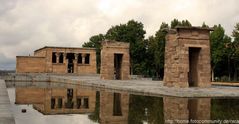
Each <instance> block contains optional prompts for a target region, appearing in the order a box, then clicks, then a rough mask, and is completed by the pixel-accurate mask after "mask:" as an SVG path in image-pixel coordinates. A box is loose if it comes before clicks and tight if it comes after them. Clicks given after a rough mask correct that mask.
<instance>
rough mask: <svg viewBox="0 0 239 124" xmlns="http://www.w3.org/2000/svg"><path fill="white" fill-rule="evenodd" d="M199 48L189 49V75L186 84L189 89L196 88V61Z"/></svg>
mask: <svg viewBox="0 0 239 124" xmlns="http://www.w3.org/2000/svg"><path fill="white" fill-rule="evenodd" d="M200 50H201V48H199V47H189V50H188V52H189V73H188V77H189V78H188V83H189V87H197V86H198V61H199V55H200Z"/></svg>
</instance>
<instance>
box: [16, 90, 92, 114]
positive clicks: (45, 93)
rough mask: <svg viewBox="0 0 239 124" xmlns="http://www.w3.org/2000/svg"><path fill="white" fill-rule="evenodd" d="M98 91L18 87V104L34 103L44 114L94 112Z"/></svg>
mask: <svg viewBox="0 0 239 124" xmlns="http://www.w3.org/2000/svg"><path fill="white" fill-rule="evenodd" d="M95 98H96V91H93V90H87V89H80V88H77V89H76V88H54V89H50V88H16V99H15V103H16V104H33V107H34V108H35V109H36V110H38V111H40V112H41V113H43V114H72V113H93V112H94V111H95V102H96V99H95Z"/></svg>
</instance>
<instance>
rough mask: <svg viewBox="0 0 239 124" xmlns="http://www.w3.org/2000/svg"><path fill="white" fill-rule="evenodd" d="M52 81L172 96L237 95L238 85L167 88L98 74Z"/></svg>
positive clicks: (55, 78)
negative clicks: (108, 77) (111, 78)
mask: <svg viewBox="0 0 239 124" xmlns="http://www.w3.org/2000/svg"><path fill="white" fill-rule="evenodd" d="M50 80H51V81H52V82H58V83H68V84H77V85H82V86H90V87H95V88H98V89H109V90H113V91H127V92H130V93H133V94H140V95H150V96H174V97H239V87H228V86H212V87H210V88H168V87H165V86H163V82H162V81H151V80H100V77H99V76H64V77H63V76H50Z"/></svg>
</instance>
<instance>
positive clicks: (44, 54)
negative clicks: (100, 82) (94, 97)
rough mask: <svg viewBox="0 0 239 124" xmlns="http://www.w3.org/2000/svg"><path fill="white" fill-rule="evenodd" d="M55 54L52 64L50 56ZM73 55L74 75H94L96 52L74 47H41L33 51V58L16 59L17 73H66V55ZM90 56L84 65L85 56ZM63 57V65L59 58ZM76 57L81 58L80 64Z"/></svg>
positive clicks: (91, 49)
mask: <svg viewBox="0 0 239 124" xmlns="http://www.w3.org/2000/svg"><path fill="white" fill-rule="evenodd" d="M53 53H55V54H56V63H53V62H52V54H53ZM68 53H71V54H73V55H74V58H73V64H74V72H73V73H75V74H96V73H97V71H96V51H95V49H93V48H74V47H69V48H68V47H43V48H40V49H38V50H35V51H34V56H21V57H17V65H16V70H17V73H26V72H29V73H62V74H64V73H68V59H67V54H68ZM86 54H89V55H90V62H89V64H88V63H85V55H86ZM60 55H63V63H60V62H59V56H60ZM78 56H82V63H77V61H78Z"/></svg>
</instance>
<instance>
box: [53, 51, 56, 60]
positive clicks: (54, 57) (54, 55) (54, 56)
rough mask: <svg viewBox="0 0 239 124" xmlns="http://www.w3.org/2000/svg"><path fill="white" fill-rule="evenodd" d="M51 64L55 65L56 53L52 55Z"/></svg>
mask: <svg viewBox="0 0 239 124" xmlns="http://www.w3.org/2000/svg"><path fill="white" fill-rule="evenodd" d="M52 63H56V52H53V53H52Z"/></svg>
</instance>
